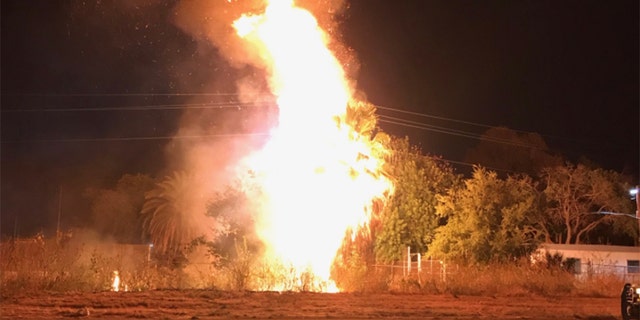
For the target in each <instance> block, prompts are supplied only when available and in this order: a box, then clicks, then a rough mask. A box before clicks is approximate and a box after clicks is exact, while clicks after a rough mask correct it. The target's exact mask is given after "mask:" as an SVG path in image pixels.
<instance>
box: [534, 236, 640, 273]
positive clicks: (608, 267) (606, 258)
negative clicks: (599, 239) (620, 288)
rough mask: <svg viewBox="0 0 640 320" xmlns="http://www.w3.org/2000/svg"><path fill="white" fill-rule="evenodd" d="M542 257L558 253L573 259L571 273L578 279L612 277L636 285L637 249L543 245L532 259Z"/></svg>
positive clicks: (638, 270) (639, 250)
mask: <svg viewBox="0 0 640 320" xmlns="http://www.w3.org/2000/svg"><path fill="white" fill-rule="evenodd" d="M546 253H549V254H550V255H554V254H557V253H559V254H561V255H562V257H563V259H573V260H574V261H575V264H574V266H575V268H574V272H575V273H576V275H578V276H591V275H597V274H615V275H619V276H620V277H621V278H624V279H625V280H628V281H631V282H640V247H629V246H609V245H591V244H553V243H545V244H542V245H541V246H540V248H539V249H538V251H537V252H536V254H535V256H534V257H533V258H534V259H536V260H539V259H541V258H544V256H545V254H546Z"/></svg>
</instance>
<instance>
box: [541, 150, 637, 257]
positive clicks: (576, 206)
mask: <svg viewBox="0 0 640 320" xmlns="http://www.w3.org/2000/svg"><path fill="white" fill-rule="evenodd" d="M541 179H542V182H543V183H544V196H545V199H546V200H545V204H546V211H545V216H546V219H545V220H543V221H539V224H538V225H539V226H540V228H541V229H542V230H543V232H544V233H545V234H546V239H547V240H548V241H555V242H558V243H560V242H564V243H566V244H570V243H575V244H579V243H581V242H582V241H583V240H584V239H585V238H586V237H587V236H588V235H589V234H590V232H592V231H593V230H594V229H595V228H596V227H598V226H600V225H603V224H614V223H615V220H616V219H622V218H624V219H627V218H625V217H620V216H617V215H613V214H611V213H629V212H634V209H633V206H632V203H631V201H629V196H628V190H629V185H628V184H626V183H625V182H624V181H625V179H624V178H623V177H622V176H621V175H620V174H619V173H616V172H614V171H609V170H604V169H601V168H592V167H589V166H586V165H583V164H578V165H572V164H569V163H567V164H566V165H564V166H555V167H550V168H546V169H544V170H543V171H542V174H541ZM616 225H617V226H618V227H620V225H619V224H616ZM554 228H555V230H559V232H551V231H550V230H554ZM626 230H627V232H632V229H629V228H627V229H626ZM636 234H637V233H636Z"/></svg>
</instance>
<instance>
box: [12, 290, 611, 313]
mask: <svg viewBox="0 0 640 320" xmlns="http://www.w3.org/2000/svg"><path fill="white" fill-rule="evenodd" d="M0 318H2V319H65V318H101V319H131V318H143V319H144V318H147V319H230V318H236V319H302V318H304V319H381V318H384V319H591V320H595V319H620V302H619V298H581V297H480V296H453V295H423V294H393V293H383V294H356V293H338V294H328V293H292V292H285V293H278V292H222V291H213V290H180V291H178V290H163V291H146V292H96V293H38V294H29V295H18V296H13V297H9V298H6V299H3V301H2V302H1V303H0Z"/></svg>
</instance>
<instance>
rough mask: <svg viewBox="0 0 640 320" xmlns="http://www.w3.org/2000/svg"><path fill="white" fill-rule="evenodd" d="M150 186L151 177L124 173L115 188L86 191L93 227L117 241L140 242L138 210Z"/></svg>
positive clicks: (151, 182)
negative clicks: (89, 201) (89, 200)
mask: <svg viewBox="0 0 640 320" xmlns="http://www.w3.org/2000/svg"><path fill="white" fill-rule="evenodd" d="M152 187H153V180H152V179H151V177H149V176H147V175H143V174H136V175H132V174H125V175H123V176H122V177H121V178H120V180H118V183H117V185H116V187H115V188H114V189H98V190H89V191H87V194H88V196H89V197H91V199H92V200H91V202H92V204H91V217H92V220H93V221H92V222H93V228H94V229H95V230H96V231H98V232H99V233H100V234H102V235H105V236H110V237H113V238H114V239H115V240H116V241H118V242H124V243H139V242H140V241H141V240H142V238H141V234H142V219H141V217H140V212H141V210H142V206H143V204H144V194H145V193H146V192H147V191H149V190H150V189H151V188H152Z"/></svg>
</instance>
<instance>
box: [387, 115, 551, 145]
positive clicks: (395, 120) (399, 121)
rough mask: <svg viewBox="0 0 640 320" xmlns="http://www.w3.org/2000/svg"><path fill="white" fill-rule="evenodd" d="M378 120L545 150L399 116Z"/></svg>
mask: <svg viewBox="0 0 640 320" xmlns="http://www.w3.org/2000/svg"><path fill="white" fill-rule="evenodd" d="M379 121H380V122H383V123H390V124H396V125H401V126H405V127H410V128H416V129H422V130H428V131H433V132H439V133H444V134H449V135H454V136H459V137H465V138H471V139H477V140H484V141H489V142H495V143H501V144H506V145H512V146H517V147H524V148H531V149H537V150H545V149H544V148H542V147H539V146H535V145H531V144H526V143H519V142H515V141H510V140H506V139H500V138H494V137H487V136H483V135H481V134H476V133H472V132H468V131H462V130H456V129H448V128H445V127H440V126H433V125H428V124H424V123H421V122H417V121H411V120H404V119H401V118H395V117H389V116H380V120H379Z"/></svg>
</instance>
